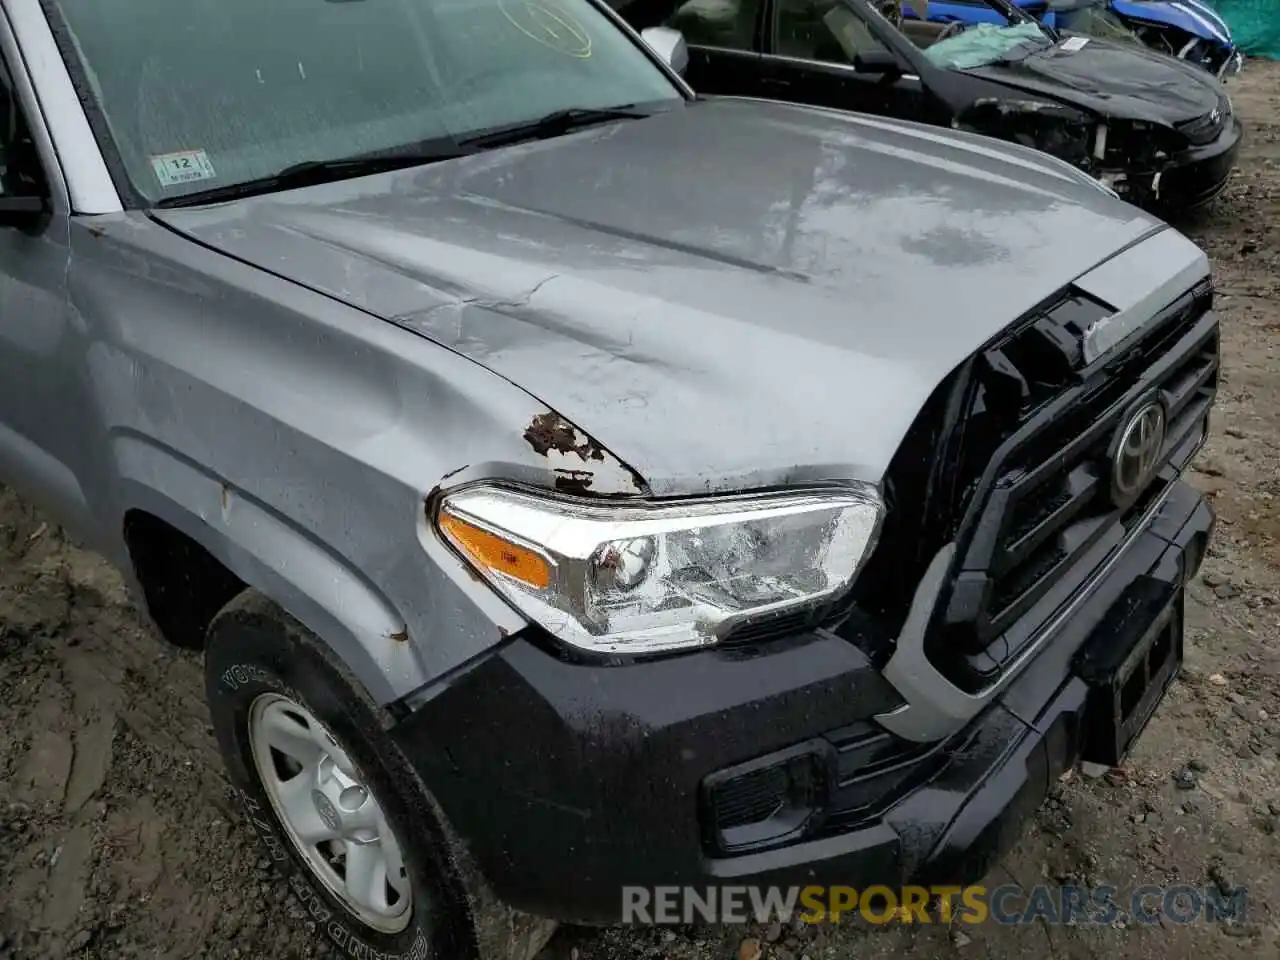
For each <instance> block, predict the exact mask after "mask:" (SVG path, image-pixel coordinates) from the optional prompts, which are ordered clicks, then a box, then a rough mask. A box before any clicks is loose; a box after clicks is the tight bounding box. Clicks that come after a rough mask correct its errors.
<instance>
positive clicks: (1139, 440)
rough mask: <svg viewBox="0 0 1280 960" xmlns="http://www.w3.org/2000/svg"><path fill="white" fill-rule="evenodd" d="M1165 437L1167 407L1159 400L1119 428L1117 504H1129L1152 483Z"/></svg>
mask: <svg viewBox="0 0 1280 960" xmlns="http://www.w3.org/2000/svg"><path fill="white" fill-rule="evenodd" d="M1164 435H1165V415H1164V406H1163V405H1162V404H1161V403H1160V402H1159V401H1158V400H1152V401H1149V402H1148V403H1145V404H1144V405H1142V406H1141V407H1139V408H1138V410H1137V412H1135V413H1134V414H1133V415H1132V416H1131V417H1129V419H1128V420H1127V421H1126V422H1125V425H1124V426H1123V427H1121V428H1120V433H1119V435H1118V437H1117V439H1116V444H1115V453H1113V454H1112V457H1111V495H1112V498H1113V499H1114V500H1115V501H1116V503H1118V504H1125V503H1128V502H1129V501H1131V500H1132V499H1133V498H1134V497H1136V496H1137V495H1138V494H1139V493H1141V492H1142V491H1143V490H1144V489H1146V486H1147V484H1149V483H1150V482H1151V478H1152V477H1153V476H1155V472H1156V468H1157V467H1158V466H1159V465H1160V451H1161V450H1162V449H1163V448H1164Z"/></svg>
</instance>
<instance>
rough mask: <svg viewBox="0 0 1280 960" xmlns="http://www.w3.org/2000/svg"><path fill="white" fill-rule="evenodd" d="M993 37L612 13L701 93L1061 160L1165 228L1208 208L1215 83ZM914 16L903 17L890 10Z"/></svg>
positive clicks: (1121, 54)
mask: <svg viewBox="0 0 1280 960" xmlns="http://www.w3.org/2000/svg"><path fill="white" fill-rule="evenodd" d="M981 2H984V3H986V4H987V5H988V6H990V7H991V8H992V10H993V11H994V12H995V13H996V14H997V15H998V16H999V17H1002V18H1003V19H1004V20H1005V21H1006V22H1005V23H1003V24H995V23H976V24H974V23H959V22H955V23H937V22H933V21H929V20H928V19H927V16H928V0H882V2H880V3H877V4H871V3H868V2H866V0H685V2H679V0H613V3H614V6H615V7H616V8H617V9H618V10H619V12H621V13H622V15H623V16H624V17H625V18H626V19H627V20H628V21H629V22H630V23H631V24H632V25H633V26H635V27H637V28H649V27H655V26H662V27H667V28H670V29H673V30H676V31H679V32H680V33H681V34H683V36H684V39H685V41H686V43H687V44H688V48H689V56H688V67H687V70H686V73H685V77H686V79H687V80H688V81H689V83H690V84H691V85H692V86H693V87H694V89H696V90H697V91H698V92H699V93H702V94H723V95H738V96H753V97H766V98H769V99H778V100H791V101H795V102H799V103H809V104H814V105H818V106H827V107H835V108H839V109H844V110H857V111H860V112H863V113H872V114H882V115H887V116H892V117H900V118H904V119H908V120H919V121H923V122H926V123H931V124H936V125H939V126H947V127H954V128H957V129H961V130H969V131H973V132H976V133H980V134H984V135H987V136H992V137H999V138H1000V139H1002V140H1010V141H1013V142H1015V143H1020V144H1023V145H1026V146H1031V147H1036V148H1038V149H1040V150H1044V151H1045V152H1047V153H1051V154H1053V155H1054V156H1057V157H1060V158H1061V159H1063V160H1066V161H1067V162H1069V163H1070V164H1072V165H1073V166H1074V167H1077V168H1078V169H1081V170H1084V171H1086V172H1088V173H1089V174H1091V175H1092V176H1095V177H1097V178H1098V179H1099V180H1101V181H1102V182H1103V183H1105V184H1107V185H1108V186H1110V187H1111V188H1112V189H1113V190H1115V191H1116V193H1118V194H1119V195H1120V196H1121V197H1123V198H1124V199H1126V200H1129V201H1131V202H1133V203H1136V204H1138V205H1140V206H1144V207H1147V208H1149V209H1154V210H1158V211H1160V212H1163V213H1173V212H1179V211H1185V210H1187V209H1190V208H1194V207H1198V206H1202V205H1204V204H1206V203H1208V202H1210V201H1211V200H1213V199H1214V198H1215V197H1217V195H1218V194H1219V193H1221V191H1222V189H1223V188H1224V187H1225V186H1226V183H1227V180H1228V178H1229V177H1230V174H1231V170H1232V169H1233V167H1234V166H1235V161H1236V154H1237V152H1238V150H1239V146H1240V139H1241V133H1242V130H1241V125H1240V121H1239V119H1238V118H1237V117H1236V116H1235V114H1234V111H1233V109H1232V104H1231V99H1230V97H1229V96H1228V95H1227V93H1226V91H1225V90H1224V88H1223V86H1222V84H1221V83H1219V82H1218V81H1216V80H1215V79H1214V78H1213V77H1211V76H1210V75H1208V74H1207V73H1205V72H1204V71H1203V70H1199V69H1196V68H1195V67H1193V66H1189V65H1188V64H1186V63H1184V62H1182V61H1180V60H1176V59H1174V58H1173V57H1169V56H1165V55H1164V54H1161V53H1157V52H1155V51H1153V50H1149V49H1146V48H1143V47H1140V46H1137V45H1135V44H1131V43H1124V42H1111V41H1107V40H1102V39H1098V38H1096V37H1085V36H1074V35H1067V34H1065V33H1061V32H1058V31H1055V30H1054V29H1053V28H1051V27H1046V26H1044V25H1043V24H1041V23H1039V22H1037V21H1036V20H1035V19H1034V18H1032V17H1031V16H1029V15H1027V14H1025V13H1023V12H1022V11H1020V10H1018V9H1017V8H1016V7H1014V6H1012V5H1011V4H1009V3H1007V2H1006V0H981ZM904 3H905V4H906V5H907V6H908V11H909V13H910V14H912V16H908V17H904V16H903V12H904V10H903V5H904Z"/></svg>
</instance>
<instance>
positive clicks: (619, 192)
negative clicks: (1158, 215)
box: [154, 99, 1163, 494]
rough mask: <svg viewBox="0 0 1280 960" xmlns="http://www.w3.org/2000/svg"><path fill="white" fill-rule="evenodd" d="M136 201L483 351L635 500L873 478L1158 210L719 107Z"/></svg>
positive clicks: (482, 359) (1072, 179)
mask: <svg viewBox="0 0 1280 960" xmlns="http://www.w3.org/2000/svg"><path fill="white" fill-rule="evenodd" d="M154 216H156V217H157V218H159V219H161V220H163V221H164V222H165V223H167V224H169V225H170V226H171V227H173V228H174V229H176V230H179V231H182V232H185V233H186V234H188V235H190V236H192V237H194V238H197V239H198V240H199V241H200V242H202V243H204V244H206V245H208V246H210V247H213V248H215V249H218V250H221V251H225V252H226V253H228V254H231V255H234V256H236V257H238V258H241V259H243V260H245V261H248V262H250V263H254V264H257V265H260V266H261V267H263V268H265V269H267V270H270V271H272V272H274V273H276V274H278V275H280V276H283V277H287V278H290V279H292V280H294V281H296V282H298V283H301V284H305V285H307V286H309V287H312V288H314V289H317V290H320V291H323V292H324V293H326V294H328V295H330V296H332V297H336V298H339V299H341V300H344V301H346V302H348V303H350V304H352V305H354V306H356V307H358V308H360V309H362V310H365V311H368V312H369V313H372V314H376V315H378V316H380V317H383V318H386V319H388V320H391V321H393V322H395V323H397V324H399V325H401V326H403V327H406V328H408V329H410V330H413V331H416V332H418V333H420V334H422V335H424V336H426V337H430V338H432V339H433V340H435V341H437V342H439V343H440V344H443V345H444V346H446V347H448V348H450V349H452V350H455V351H457V352H459V353H461V354H464V355H466V356H467V357H470V358H472V359H473V360H475V361H476V362H478V363H480V364H483V365H485V366H486V367H488V368H490V369H491V370H493V371H495V372H496V373H497V374H499V375H501V376H502V377H504V378H506V379H508V380H510V381H512V382H514V383H516V384H518V385H519V386H521V387H522V388H524V389H525V390H527V391H529V392H530V393H532V394H533V395H535V396H536V397H538V398H539V399H541V400H542V401H543V402H544V403H546V404H548V405H549V406H551V407H552V408H554V409H556V410H557V411H559V412H560V413H561V414H563V415H564V416H566V417H568V418H569V419H570V420H572V421H573V422H574V423H576V424H577V425H578V426H579V427H581V428H582V429H583V430H585V431H587V432H588V433H589V434H591V435H592V436H593V437H595V438H596V439H598V440H599V441H600V442H601V443H603V444H604V445H605V447H607V448H608V449H609V450H611V451H612V452H613V453H614V454H616V455H617V456H618V457H620V458H621V459H622V460H624V461H626V462H627V463H628V464H629V465H630V466H631V467H633V468H634V469H635V470H637V471H638V472H639V473H640V475H641V476H642V477H643V478H644V479H645V480H646V481H647V483H648V485H649V487H650V488H651V489H652V490H653V491H654V492H655V493H658V494H676V493H694V492H700V491H708V490H723V489H728V488H733V487H739V486H741V487H746V486H755V485H761V484H775V483H784V482H789V481H799V480H807V479H817V478H828V479H830V478H858V479H865V480H869V481H872V482H874V481H878V480H879V479H880V478H881V476H882V475H883V472H884V470H885V469H886V467H887V465H888V462H889V460H890V458H891V457H892V456H893V453H894V452H895V450H896V448H897V447H898V445H899V443H900V441H901V439H902V436H903V435H904V433H905V432H906V430H907V428H908V427H909V425H910V423H911V421H912V420H913V418H914V417H915V416H916V414H917V412H918V411H919V409H920V407H921V406H922V405H923V403H924V401H925V400H926V399H927V397H928V395H929V393H930V392H931V391H932V390H933V388H934V387H935V386H936V385H937V384H938V383H939V381H940V380H941V379H942V378H943V377H944V376H945V375H946V374H947V373H948V372H949V371H951V370H952V369H953V368H954V367H955V366H956V365H957V364H959V363H960V362H961V361H962V360H963V359H964V358H965V357H966V356H968V355H969V354H970V353H972V352H973V351H974V350H975V349H977V348H978V347H979V346H980V345H981V344H983V343H984V342H985V341H986V340H988V339H989V338H991V337H992V336H994V335H995V334H996V333H998V332H999V331H1000V330H1001V329H1002V328H1004V327H1005V326H1007V325H1008V324H1009V323H1010V322H1011V321H1013V320H1014V319H1015V318H1017V317H1018V316H1019V315H1020V314H1022V313H1023V312H1025V311H1026V310H1028V309H1030V308H1031V307H1032V306H1034V305H1035V304H1036V303H1037V302H1038V301H1040V300H1042V299H1043V298H1044V297H1045V296H1047V295H1049V294H1050V293H1052V292H1053V291H1055V290H1056V289H1057V288H1060V287H1061V286H1063V285H1064V284H1066V283H1068V282H1069V281H1071V280H1072V279H1073V278H1075V277H1077V276H1079V275H1080V274H1082V273H1084V272H1085V271H1087V270H1089V269H1090V268H1091V267H1093V266H1094V265H1095V264H1097V263H1098V262H1099V261H1101V260H1104V259H1106V257H1107V256H1108V254H1109V253H1110V252H1112V251H1116V250H1119V249H1121V248H1123V247H1125V246H1126V245H1129V244H1131V243H1133V242H1134V241H1135V240H1137V239H1139V238H1140V237H1142V236H1143V235H1145V234H1148V233H1150V232H1152V231H1154V230H1159V229H1162V227H1163V225H1162V224H1160V223H1159V222H1158V221H1156V220H1155V219H1153V218H1151V217H1149V216H1147V215H1146V214H1144V213H1142V212H1140V211H1138V210H1137V209H1135V208H1133V207H1130V206H1128V205H1126V204H1123V203H1120V202H1119V201H1116V200H1114V199H1113V198H1112V197H1110V196H1108V195H1107V194H1106V193H1105V192H1103V191H1102V190H1101V189H1099V188H1097V187H1096V186H1095V185H1092V184H1090V183H1089V182H1088V181H1086V180H1085V178H1084V177H1083V175H1082V174H1079V173H1077V172H1074V171H1071V170H1070V169H1068V168H1066V167H1065V165H1064V164H1062V163H1061V162H1059V161H1056V160H1053V159H1052V158H1049V157H1046V156H1044V155H1042V154H1038V153H1036V152H1034V151H1031V150H1024V149H1021V148H1016V147H1009V146H1006V145H1003V144H999V143H996V142H994V141H990V140H987V139H985V138H980V137H974V136H966V135H960V134H954V133H951V132H949V131H941V130H938V129H936V128H932V127H925V126H921V125H916V124H909V123H903V122H897V121H888V120H880V119H872V118H860V117H857V116H852V115H848V114H839V113H835V112H829V111H821V110H815V109H808V108H802V107H794V106H789V105H783V104H770V103H761V102H752V101H740V100H732V99H723V100H719V99H718V100H714V101H706V102H703V103H694V104H691V105H689V106H688V107H686V108H679V109H676V110H673V111H671V112H669V113H666V114H662V115H659V116H656V117H653V118H650V119H647V120H641V121H632V122H627V123H620V124H615V125H610V126H606V127H595V128H591V129H588V130H586V131H582V132H579V133H577V134H574V135H572V136H567V137H559V138H555V139H551V140H546V141H541V142H535V143H530V144H525V145H522V146H519V147H515V148H509V149H505V150H499V151H494V152H490V153H484V154H479V155H476V156H474V157H469V158H465V159H463V160H458V161H450V162H447V163H441V164H436V165H433V166H429V167H423V168H418V169H416V170H405V171H399V172H396V173H389V174H382V175H378V176H373V177H366V178H361V179H359V180H349V181H345V182H340V183H334V184H326V185H323V186H318V187H310V188H307V189H303V190H294V191H290V192H287V193H279V194H275V195H272V196H265V197H258V198H253V199H245V200H239V201H235V202H232V203H228V204H223V205H220V206H216V207H208V208H203V209H185V210H165V211H157V212H156V213H155V214H154ZM405 415H406V416H423V417H429V416H432V415H433V412H432V411H430V410H421V411H405ZM525 427H526V425H525V424H512V432H513V437H519V436H520V435H521V431H523V430H524V429H525Z"/></svg>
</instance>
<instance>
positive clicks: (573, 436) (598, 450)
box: [524, 411, 604, 460]
mask: <svg viewBox="0 0 1280 960" xmlns="http://www.w3.org/2000/svg"><path fill="white" fill-rule="evenodd" d="M524 438H525V439H526V440H528V441H529V446H531V447H533V449H534V452H535V453H539V454H541V455H542V456H544V457H545V456H546V455H547V454H548V453H550V452H551V451H553V450H555V451H557V452H559V453H576V454H577V455H578V456H580V457H581V458H582V459H583V460H603V459H604V448H603V447H601V446H600V444H598V443H597V442H596V441H595V440H593V439H592V438H591V437H589V436H587V435H586V434H585V433H583V432H582V431H581V430H579V429H578V428H577V427H575V426H574V425H573V424H572V423H570V422H569V421H568V420H566V419H565V418H564V417H562V416H560V414H558V413H555V412H554V411H548V412H546V413H540V414H538V415H537V416H536V417H534V418H533V422H532V423H531V424H529V428H528V429H527V430H525V432H524Z"/></svg>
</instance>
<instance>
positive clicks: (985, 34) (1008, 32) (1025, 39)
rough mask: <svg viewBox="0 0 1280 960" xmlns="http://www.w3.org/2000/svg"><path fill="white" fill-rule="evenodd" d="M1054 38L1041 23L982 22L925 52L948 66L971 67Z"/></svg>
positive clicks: (989, 62)
mask: <svg viewBox="0 0 1280 960" xmlns="http://www.w3.org/2000/svg"><path fill="white" fill-rule="evenodd" d="M1051 43H1052V41H1051V40H1050V39H1049V37H1048V36H1047V35H1046V34H1045V32H1044V29H1043V28H1042V27H1041V26H1040V25H1039V24H1038V23H1018V24H1013V25H1011V26H996V25H995V24H990V23H979V24H976V25H975V26H972V27H970V28H969V29H968V30H965V31H963V32H962V33H958V34H956V35H955V36H954V37H948V38H947V39H945V40H939V41H938V42H937V43H935V44H933V45H932V46H929V47H926V48H925V51H924V55H925V56H926V57H928V58H929V60H930V61H931V62H932V63H933V64H934V65H935V66H938V67H943V68H944V69H947V70H970V69H972V68H974V67H985V66H987V65H989V64H992V63H996V62H998V61H1000V60H1004V59H1006V58H1008V56H1009V54H1010V53H1012V52H1013V51H1014V50H1016V49H1017V48H1018V47H1021V46H1024V45H1028V44H1034V45H1035V46H1049V45H1050V44H1051Z"/></svg>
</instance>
